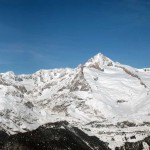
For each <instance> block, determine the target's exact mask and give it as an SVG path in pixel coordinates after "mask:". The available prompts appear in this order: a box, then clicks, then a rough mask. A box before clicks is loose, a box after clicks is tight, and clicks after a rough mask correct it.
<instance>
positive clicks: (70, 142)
mask: <svg viewBox="0 0 150 150" xmlns="http://www.w3.org/2000/svg"><path fill="white" fill-rule="evenodd" d="M0 138H1V140H3V142H1V145H0V146H1V147H0V149H1V150H109V148H108V146H107V143H104V142H102V141H100V140H99V139H98V138H96V137H91V136H88V135H87V134H85V133H84V132H82V131H81V130H79V129H78V128H74V127H70V126H69V125H68V123H67V122H56V123H49V124H46V125H44V126H41V127H39V128H38V129H36V130H33V131H30V132H26V133H19V134H16V135H12V136H8V135H7V134H5V133H4V132H3V133H1V134H0Z"/></svg>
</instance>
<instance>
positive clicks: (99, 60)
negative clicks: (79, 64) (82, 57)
mask: <svg viewBox="0 0 150 150" xmlns="http://www.w3.org/2000/svg"><path fill="white" fill-rule="evenodd" d="M111 65H113V61H112V60H111V59H109V58H108V57H106V56H104V55H103V54H102V53H98V54H97V55H95V56H94V57H92V58H91V59H89V60H88V61H87V62H86V63H85V66H89V67H96V68H103V66H111Z"/></svg>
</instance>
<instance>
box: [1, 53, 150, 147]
mask: <svg viewBox="0 0 150 150" xmlns="http://www.w3.org/2000/svg"><path fill="white" fill-rule="evenodd" d="M60 120H67V121H68V122H70V123H71V124H72V125H74V126H77V127H79V128H80V129H82V130H83V131H85V132H86V133H88V134H90V135H96V136H97V137H99V138H100V139H101V140H103V141H106V142H109V144H110V145H109V146H110V147H111V148H112V149H114V148H115V147H116V146H119V145H122V144H123V143H124V142H125V141H131V142H132V141H133V142H134V141H137V140H140V139H143V138H145V137H146V136H148V135H150V132H149V131H150V130H149V129H150V70H149V69H148V68H144V69H137V68H133V67H131V66H127V65H123V64H120V63H116V62H114V61H112V60H111V59H109V58H107V57H106V56H104V55H103V54H100V53H99V54H97V55H96V56H94V57H93V58H91V59H90V60H88V61H87V62H86V63H85V64H83V65H80V66H78V67H77V68H75V69H70V68H65V69H54V70H39V71H37V72H35V73H34V74H31V75H15V74H14V73H13V72H7V73H1V74H0V122H1V128H3V129H5V130H6V131H7V132H8V133H10V134H14V133H16V132H25V131H27V130H32V129H35V128H37V127H38V126H39V125H41V124H44V123H47V122H53V121H60ZM133 136H135V138H132V137H133Z"/></svg>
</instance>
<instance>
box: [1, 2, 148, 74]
mask: <svg viewBox="0 0 150 150" xmlns="http://www.w3.org/2000/svg"><path fill="white" fill-rule="evenodd" d="M98 52H101V53H103V54H104V55H106V56H107V57H109V58H111V59H112V60H114V61H118V62H120V63H124V64H128V65H131V66H134V67H138V68H143V67H150V1H149V0H0V72H6V71H9V70H12V71H14V72H15V73H17V74H20V73H33V72H35V71H37V70H39V69H51V68H60V67H76V66H77V65H78V64H82V63H84V62H85V61H87V60H88V59H89V58H91V57H92V56H94V55H95V54H97V53H98Z"/></svg>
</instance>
